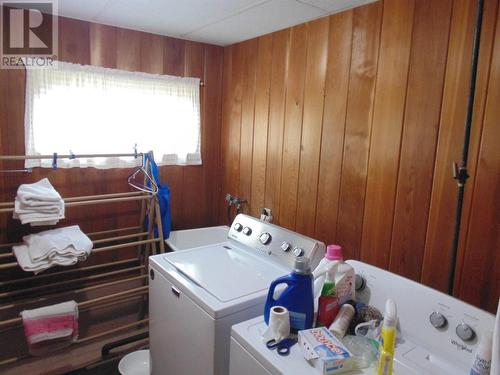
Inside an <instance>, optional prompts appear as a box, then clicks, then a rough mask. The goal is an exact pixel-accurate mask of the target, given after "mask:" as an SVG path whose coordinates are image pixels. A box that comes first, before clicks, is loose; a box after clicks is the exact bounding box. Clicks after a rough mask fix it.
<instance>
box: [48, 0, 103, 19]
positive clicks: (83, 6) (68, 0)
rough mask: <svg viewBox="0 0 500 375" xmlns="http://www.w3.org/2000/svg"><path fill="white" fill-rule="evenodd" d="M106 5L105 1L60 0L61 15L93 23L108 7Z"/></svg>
mask: <svg viewBox="0 0 500 375" xmlns="http://www.w3.org/2000/svg"><path fill="white" fill-rule="evenodd" d="M106 3H107V1H105V0H85V1H82V0H59V2H58V4H59V14H60V15H61V16H65V17H69V18H77V19H81V20H85V21H91V20H93V19H94V18H95V16H96V15H97V14H99V12H100V11H101V10H102V9H103V8H104V7H105V6H106Z"/></svg>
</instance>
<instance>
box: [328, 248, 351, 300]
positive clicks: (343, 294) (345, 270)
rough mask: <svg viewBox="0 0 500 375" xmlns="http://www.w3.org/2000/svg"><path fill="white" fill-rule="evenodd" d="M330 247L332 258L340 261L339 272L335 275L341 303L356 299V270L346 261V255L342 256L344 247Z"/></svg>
mask: <svg viewBox="0 0 500 375" xmlns="http://www.w3.org/2000/svg"><path fill="white" fill-rule="evenodd" d="M330 247H331V248H330ZM328 248H330V249H329V253H328V254H329V257H330V259H331V260H332V261H338V262H339V266H338V268H337V274H336V275H335V288H336V291H337V297H338V299H339V304H340V305H343V304H344V303H346V302H347V301H349V300H354V299H355V297H356V296H355V293H356V290H355V287H356V286H355V280H356V273H355V272H354V268H353V267H352V266H351V265H350V264H348V263H345V262H344V257H343V256H342V247H340V246H339V245H328ZM327 251H328V250H327Z"/></svg>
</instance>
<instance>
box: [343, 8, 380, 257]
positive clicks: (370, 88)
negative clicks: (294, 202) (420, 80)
mask: <svg viewBox="0 0 500 375" xmlns="http://www.w3.org/2000/svg"><path fill="white" fill-rule="evenodd" d="M381 23H382V3H381V2H376V3H373V4H370V5H367V6H365V7H361V8H356V9H355V10H354V20H353V42H352V57H351V72H350V83H349V93H348V99H347V100H348V102H347V118H346V130H345V138H344V154H343V162H342V180H341V186H340V198H339V216H338V229H337V241H338V242H339V243H341V244H342V245H343V247H344V249H345V256H347V257H349V258H351V257H354V258H358V257H359V253H360V247H361V246H360V245H361V232H362V228H363V208H364V202H365V186H366V173H367V165H368V151H369V145H370V129H371V122H372V114H373V96H374V92H375V76H376V74H377V61H378V53H379V42H380V27H381Z"/></svg>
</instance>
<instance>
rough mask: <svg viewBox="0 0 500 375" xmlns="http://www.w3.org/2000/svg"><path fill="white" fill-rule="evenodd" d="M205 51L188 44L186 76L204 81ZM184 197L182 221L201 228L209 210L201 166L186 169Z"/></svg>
mask: <svg viewBox="0 0 500 375" xmlns="http://www.w3.org/2000/svg"><path fill="white" fill-rule="evenodd" d="M204 62H205V49H204V46H203V44H201V43H196V42H186V45H185V62H184V64H185V65H184V74H183V75H184V76H186V77H196V78H200V79H201V80H202V79H203V76H204V69H205V68H204ZM204 100H205V95H204V90H203V89H200V105H201V107H200V108H201V113H202V114H203V113H204V111H205V108H206V107H205V102H204ZM200 120H201V122H202V124H201V129H202V131H201V138H200V141H201V140H202V139H203V135H204V133H205V126H204V125H205V124H204V118H203V116H201V119H200ZM201 153H202V160H204V159H205V157H206V156H207V154H206V150H205V149H204V147H202V150H201ZM182 185H183V189H184V192H183V195H182V198H183V199H182V219H181V220H182V221H183V223H184V226H186V227H188V228H196V227H200V226H201V225H202V223H203V220H204V218H205V217H206V209H207V195H206V192H207V189H206V186H205V180H204V179H203V169H202V167H201V166H198V165H196V166H194V165H191V166H186V167H184V176H183V184H182Z"/></svg>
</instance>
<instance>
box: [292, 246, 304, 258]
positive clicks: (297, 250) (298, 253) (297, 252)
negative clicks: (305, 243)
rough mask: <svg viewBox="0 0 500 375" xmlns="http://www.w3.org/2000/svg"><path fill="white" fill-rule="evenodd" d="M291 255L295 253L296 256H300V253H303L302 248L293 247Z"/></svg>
mask: <svg viewBox="0 0 500 375" xmlns="http://www.w3.org/2000/svg"><path fill="white" fill-rule="evenodd" d="M293 255H295V256H296V257H297V258H298V257H301V256H302V255H304V249H301V248H300V247H296V248H295V249H293Z"/></svg>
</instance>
